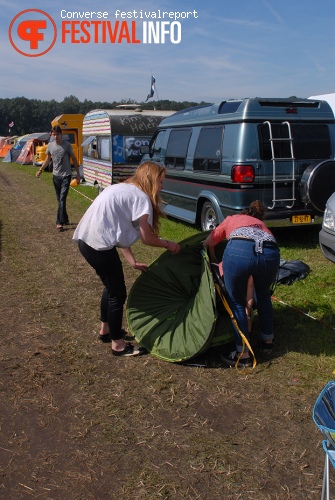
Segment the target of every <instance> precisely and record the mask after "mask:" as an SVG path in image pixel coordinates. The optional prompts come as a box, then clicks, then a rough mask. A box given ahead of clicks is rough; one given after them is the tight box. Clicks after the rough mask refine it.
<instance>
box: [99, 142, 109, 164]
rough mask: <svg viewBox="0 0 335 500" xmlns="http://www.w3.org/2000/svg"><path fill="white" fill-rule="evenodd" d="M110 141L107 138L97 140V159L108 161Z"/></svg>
mask: <svg viewBox="0 0 335 500" xmlns="http://www.w3.org/2000/svg"><path fill="white" fill-rule="evenodd" d="M109 145H110V140H109V138H107V137H99V138H98V157H99V158H101V159H102V160H109V159H110V148H109Z"/></svg>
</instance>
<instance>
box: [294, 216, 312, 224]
mask: <svg viewBox="0 0 335 500" xmlns="http://www.w3.org/2000/svg"><path fill="white" fill-rule="evenodd" d="M310 222H312V217H311V216H310V215H293V216H292V224H309V223H310Z"/></svg>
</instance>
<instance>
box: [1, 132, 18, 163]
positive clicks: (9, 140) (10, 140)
mask: <svg viewBox="0 0 335 500" xmlns="http://www.w3.org/2000/svg"><path fill="white" fill-rule="evenodd" d="M16 138H17V135H13V136H12V137H6V138H5V142H4V143H3V145H2V146H0V158H4V157H5V156H6V155H7V153H8V151H9V150H10V149H12V148H13V147H14V144H15V139H16ZM0 144H1V141H0Z"/></svg>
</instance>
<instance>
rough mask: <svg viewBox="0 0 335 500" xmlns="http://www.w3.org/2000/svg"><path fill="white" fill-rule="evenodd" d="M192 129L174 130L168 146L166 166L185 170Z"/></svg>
mask: <svg viewBox="0 0 335 500" xmlns="http://www.w3.org/2000/svg"><path fill="white" fill-rule="evenodd" d="M191 135H192V129H179V130H172V131H171V133H170V137H169V141H168V144H167V147H166V156H165V166H166V167H167V168H176V169H178V170H183V169H184V168H185V162H186V156H187V149H188V144H189V142H190V138H191Z"/></svg>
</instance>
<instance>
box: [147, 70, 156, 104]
mask: <svg viewBox="0 0 335 500" xmlns="http://www.w3.org/2000/svg"><path fill="white" fill-rule="evenodd" d="M155 82H156V80H155V77H154V76H152V77H151V89H150V93H149V94H148V95H147V98H146V100H145V102H147V100H148V99H151V97H153V96H154V93H155Z"/></svg>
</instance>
